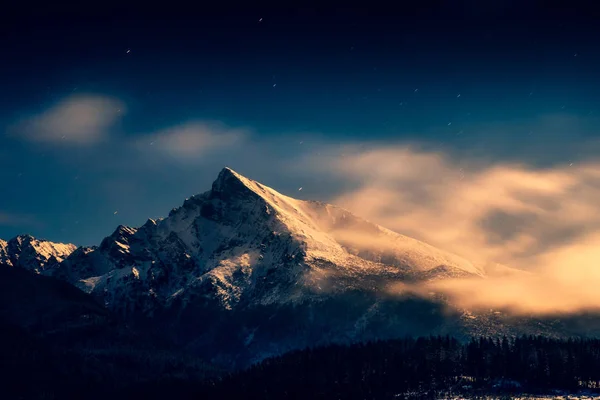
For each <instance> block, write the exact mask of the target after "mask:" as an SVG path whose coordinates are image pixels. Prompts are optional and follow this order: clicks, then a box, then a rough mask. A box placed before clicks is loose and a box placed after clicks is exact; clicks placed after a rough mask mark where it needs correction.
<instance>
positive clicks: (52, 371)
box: [0, 327, 600, 399]
mask: <svg viewBox="0 0 600 400" xmlns="http://www.w3.org/2000/svg"><path fill="white" fill-rule="evenodd" d="M5 328H6V327H5ZM2 336H3V339H5V340H3V341H2V344H3V349H2V354H3V357H2V360H1V362H0V365H1V366H2V378H3V379H2V381H3V382H4V383H3V386H2V393H3V394H4V395H3V396H2V397H3V398H31V399H34V398H36V399H37V398H40V399H41V398H44V399H53V398H56V399H58V398H74V397H82V396H83V397H85V398H87V399H95V398H102V399H106V398H112V399H120V398H144V399H164V398H182V399H223V398H225V399H245V398H252V399H411V398H414V399H416V398H419V399H421V398H432V399H433V398H440V397H448V396H462V397H465V398H477V397H479V396H485V395H490V394H492V395H499V396H508V397H509V398H510V396H511V395H516V394H523V393H527V394H545V395H547V394H552V393H557V392H558V391H561V392H562V393H567V392H568V393H577V392H581V391H586V392H600V340H598V339H568V340H562V339H550V338H546V337H540V336H536V337H534V336H524V337H517V338H506V337H503V338H484V337H482V338H474V339H472V340H470V341H468V342H461V341H458V340H457V339H455V338H452V337H449V336H443V337H442V336H432V337H420V338H405V339H397V340H385V341H377V342H370V343H356V344H352V345H329V346H326V347H320V348H310V349H305V350H300V351H294V352H291V353H287V354H284V355H282V356H279V357H275V358H270V359H266V360H264V361H262V362H260V363H258V364H255V365H253V366H252V367H250V368H248V369H246V370H242V371H235V372H230V373H224V372H222V371H221V372H219V371H217V370H213V371H210V366H209V365H207V364H204V365H206V367H204V371H205V373H198V371H199V370H198V366H197V365H196V366H194V364H195V363H194V362H193V357H192V356H191V355H188V356H187V357H189V361H184V359H181V360H180V361H179V362H176V360H173V359H172V357H170V356H161V355H160V354H158V353H157V354H155V353H154V350H152V349H147V350H146V352H147V353H148V354H147V356H144V355H143V354H141V353H143V352H144V351H142V350H140V354H138V355H136V360H130V361H128V360H127V359H126V358H127V354H126V353H127V352H121V351H113V352H110V353H108V354H105V355H104V356H103V357H101V358H99V354H98V353H97V352H90V351H86V352H73V351H71V350H68V349H66V348H64V347H62V346H58V347H57V346H51V347H49V346H48V343H47V342H46V341H44V340H38V339H34V338H30V337H29V336H28V335H26V334H24V333H23V332H18V331H12V332H11V331H10V330H8V329H3V330H2ZM184 358H186V357H184ZM138 359H139V360H138ZM144 359H145V360H146V361H143V360H144ZM161 360H163V361H161ZM198 362H199V363H200V365H202V364H203V363H202V362H201V360H197V361H196V363H198ZM160 371H162V372H160ZM13 394H14V396H13ZM5 395H8V396H5Z"/></svg>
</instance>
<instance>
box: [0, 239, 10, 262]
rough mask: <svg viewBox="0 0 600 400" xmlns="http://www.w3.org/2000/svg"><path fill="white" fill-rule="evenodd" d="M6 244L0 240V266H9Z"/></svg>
mask: <svg viewBox="0 0 600 400" xmlns="http://www.w3.org/2000/svg"><path fill="white" fill-rule="evenodd" d="M9 263H10V258H9V256H8V242H7V241H5V240H2V239H0V264H5V265H9Z"/></svg>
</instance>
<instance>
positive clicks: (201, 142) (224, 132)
mask: <svg viewBox="0 0 600 400" xmlns="http://www.w3.org/2000/svg"><path fill="white" fill-rule="evenodd" d="M247 134H248V133H247V132H246V131H245V130H243V129H231V128H228V127H226V126H225V125H223V124H221V123H217V122H205V121H194V122H188V123H186V124H183V125H179V126H175V127H171V128H168V129H165V130H163V131H160V132H156V133H154V134H152V135H149V136H146V137H144V138H143V139H138V140H136V142H135V143H136V146H137V147H138V149H140V150H142V151H149V152H152V153H159V154H163V155H167V156H170V157H174V158H176V159H179V160H190V159H195V158H198V157H201V156H204V155H206V154H207V153H209V152H213V151H217V150H222V149H225V148H230V147H235V146H236V145H239V144H241V142H242V141H243V140H244V139H245V138H246V136H247Z"/></svg>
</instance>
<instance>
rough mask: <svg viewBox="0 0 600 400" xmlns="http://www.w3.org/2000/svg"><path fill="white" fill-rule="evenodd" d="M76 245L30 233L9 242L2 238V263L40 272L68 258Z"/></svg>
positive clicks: (0, 257) (48, 271)
mask: <svg viewBox="0 0 600 400" xmlns="http://www.w3.org/2000/svg"><path fill="white" fill-rule="evenodd" d="M75 249H76V246H75V245H73V244H64V243H54V242H50V241H47V240H38V239H36V238H34V237H33V236H30V235H20V236H17V237H15V238H13V239H11V240H9V241H8V242H6V241H3V240H0V263H2V264H5V265H9V266H13V267H22V268H25V269H28V270H31V271H34V272H36V273H39V274H50V270H51V269H52V268H54V267H56V266H58V264H59V263H61V262H62V261H63V260H64V259H65V258H67V257H68V256H69V255H70V254H71V253H72V252H73V251H75Z"/></svg>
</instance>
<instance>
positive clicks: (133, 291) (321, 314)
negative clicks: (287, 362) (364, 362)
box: [53, 168, 483, 358]
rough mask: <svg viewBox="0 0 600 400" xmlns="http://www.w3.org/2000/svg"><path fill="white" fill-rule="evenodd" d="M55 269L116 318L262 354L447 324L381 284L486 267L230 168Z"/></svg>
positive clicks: (193, 342) (192, 342)
mask: <svg viewBox="0 0 600 400" xmlns="http://www.w3.org/2000/svg"><path fill="white" fill-rule="evenodd" d="M53 275H54V276H55V277H58V278H61V279H65V280H67V281H69V282H71V283H73V284H74V285H76V286H78V287H79V288H81V289H82V290H84V291H86V292H88V293H91V294H92V295H94V296H96V297H97V298H98V299H100V300H101V301H102V302H103V303H104V304H105V305H106V306H107V307H108V308H109V309H111V310H112V311H114V312H116V313H118V314H120V315H121V316H122V317H125V318H131V319H132V320H139V319H145V320H147V321H150V320H152V321H153V324H155V323H156V321H157V320H158V319H160V320H161V321H165V323H168V324H170V326H171V327H172V329H171V332H173V335H174V336H176V339H177V340H181V341H182V342H184V343H185V344H186V345H189V346H191V347H195V348H202V349H204V350H206V346H209V345H210V344H211V343H213V342H214V340H217V339H215V338H217V337H218V340H219V341H223V340H224V339H227V344H224V346H225V347H229V348H230V349H231V348H233V347H235V346H237V345H239V344H240V343H243V347H244V350H245V351H246V350H247V352H248V353H249V354H251V356H252V357H259V358H260V356H259V355H258V354H263V355H265V354H267V355H268V354H271V353H275V352H277V353H278V352H281V351H283V350H285V348H286V346H288V347H289V348H296V347H302V346H305V345H310V344H315V342H327V341H330V340H337V339H339V338H342V339H344V340H359V339H361V338H363V337H365V336H368V337H379V336H381V335H389V336H394V335H399V334H409V333H417V332H413V331H416V330H419V331H420V332H421V333H424V332H426V333H431V329H432V326H433V327H434V328H435V329H438V330H439V329H448V328H447V326H448V324H447V321H446V316H444V317H442V316H439V315H437V314H436V313H438V312H441V311H440V309H439V305H435V304H433V305H432V304H429V303H427V302H423V301H422V300H419V299H415V298H411V299H409V301H408V303H407V302H406V301H404V300H406V299H404V300H402V301H400V300H399V298H398V297H390V296H389V294H388V293H387V291H386V288H387V287H388V286H389V285H390V284H393V283H397V282H398V281H403V282H406V281H408V282H411V281H419V280H429V279H443V278H447V277H457V276H483V271H482V270H481V269H480V268H478V267H477V266H474V265H473V264H471V263H470V262H469V261H467V260H465V259H463V258H460V257H458V256H456V255H453V254H450V253H447V252H445V251H442V250H439V249H436V248H434V247H432V246H429V245H427V244H425V243H423V242H419V241H417V240H414V239H412V238H409V237H406V236H402V235H400V234H397V233H395V232H392V231H390V230H388V229H385V228H383V227H381V226H378V225H376V224H373V223H371V222H369V221H366V220H364V219H361V218H359V217H357V216H355V215H353V214H352V213H350V212H348V211H347V210H344V209H342V208H339V207H336V206H333V205H330V204H325V203H321V202H315V201H301V200H296V199H293V198H291V197H288V196H285V195H283V194H281V193H278V192H277V191H275V190H273V189H271V188H269V187H266V186H264V185H262V184H260V183H258V182H255V181H253V180H251V179H248V178H245V177H243V176H241V175H240V174H238V173H236V172H235V171H233V170H231V169H229V168H225V169H223V170H222V171H221V172H220V174H219V176H218V177H217V179H216V180H215V182H214V183H213V185H212V189H211V190H209V191H207V192H205V193H202V194H200V195H196V196H192V197H191V198H189V199H186V200H185V202H184V203H183V205H182V206H181V207H179V208H176V209H173V210H172V211H171V212H170V213H169V216H168V217H166V218H163V219H160V220H148V221H147V222H146V223H145V224H144V225H143V226H141V227H139V228H130V227H126V226H119V227H118V228H117V229H116V230H115V232H114V233H113V234H112V235H110V236H108V237H107V238H105V239H104V240H103V241H102V243H101V244H100V245H99V246H97V247H91V248H78V249H77V250H75V251H73V252H72V254H70V256H69V257H67V258H66V259H65V260H64V261H63V262H62V263H60V265H59V266H58V267H57V268H55V270H54V273H53ZM390 301H391V303H390ZM400 303H402V304H403V305H400ZM425 303H427V304H425ZM390 304H392V305H390ZM406 304H409V306H408V308H406V307H404V305H406ZM397 306H399V307H401V308H402V307H404V308H403V309H402V310H398V309H396V308H395V307H397ZM390 307H391V308H390ZM415 307H417V309H419V312H426V313H428V315H425V316H423V315H419V312H415ZM420 307H425V308H424V309H421V308H420ZM424 310H426V311H424ZM332 313H333V314H335V315H332ZM389 313H394V315H389ZM431 313H433V314H435V316H434V319H435V322H434V323H433V325H431V324H430V322H429V320H430V319H431V318H430V316H431V315H430V314H431ZM292 315H294V317H293V318H292ZM234 316H235V318H234ZM147 318H150V319H147ZM282 318H283V319H282ZM290 318H292V319H293V321H292V319H290ZM234 320H235V323H234V322H232V321H234ZM284 320H285V321H284ZM286 321H287V322H286ZM407 321H408V322H407ZM289 322H292V323H291V324H290V323H289ZM273 323H275V324H277V326H276V327H273V326H272V325H271V324H273ZM231 324H234V325H235V328H233V326H232V325H231ZM298 324H300V325H302V327H301V328H299V327H298ZM225 327H228V328H227V329H229V332H228V333H227V335H224V333H223V329H225ZM274 330H275V331H276V332H274ZM228 335H229V336H231V337H229V338H228ZM275 337H277V338H278V339H277V340H275ZM284 342H285V343H284ZM257 343H259V344H257ZM232 346H233V347H232ZM253 346H255V347H256V348H255V349H253V350H250V349H251V348H252V347H253Z"/></svg>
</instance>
